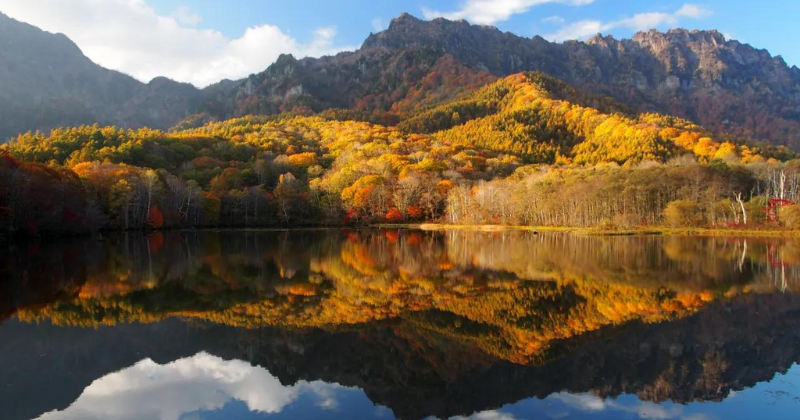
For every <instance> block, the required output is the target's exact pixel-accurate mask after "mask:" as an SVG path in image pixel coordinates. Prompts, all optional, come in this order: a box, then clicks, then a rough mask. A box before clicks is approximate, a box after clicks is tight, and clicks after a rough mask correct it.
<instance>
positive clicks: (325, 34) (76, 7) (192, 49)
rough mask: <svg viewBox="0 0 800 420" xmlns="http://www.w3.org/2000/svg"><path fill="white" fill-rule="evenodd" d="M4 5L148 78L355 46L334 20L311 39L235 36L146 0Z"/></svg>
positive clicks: (265, 33) (269, 31)
mask: <svg viewBox="0 0 800 420" xmlns="http://www.w3.org/2000/svg"><path fill="white" fill-rule="evenodd" d="M0 11H1V12H3V13H5V14H7V15H9V16H11V17H12V18H15V19H17V20H20V21H23V22H28V23H30V24H32V25H35V26H38V27H40V28H42V29H44V30H47V31H50V32H61V33H64V34H65V35H67V36H68V37H69V38H70V39H72V40H73V41H75V43H76V44H78V46H79V47H80V48H81V50H82V51H83V52H84V54H86V56H87V57H89V58H90V59H92V60H93V61H95V62H96V63H98V64H100V65H102V66H104V67H107V68H111V69H114V70H119V71H122V72H124V73H127V74H130V75H131V76H133V77H135V78H137V79H139V80H142V81H145V82H146V81H149V80H151V79H152V78H154V77H157V76H166V77H169V78H171V79H175V80H178V81H183V82H189V83H193V84H195V85H197V86H201V87H202V86H206V85H209V84H211V83H215V82H218V81H220V80H222V79H225V78H228V79H238V78H241V77H245V76H247V75H249V74H251V73H256V72H260V71H262V70H264V69H266V68H267V67H268V66H269V65H270V64H271V63H273V62H274V61H275V59H276V58H277V57H278V56H279V55H280V54H282V53H290V54H294V55H295V56H297V57H306V56H313V57H316V56H321V55H328V54H334V53H336V52H339V51H343V50H348V49H354V47H347V46H338V45H336V44H335V43H334V37H335V35H336V30H335V28H333V27H329V28H320V29H318V30H317V31H315V32H314V34H313V38H312V40H311V41H310V42H308V43H302V42H299V41H297V40H296V39H295V38H293V37H291V36H289V35H287V34H286V33H284V32H283V31H282V30H281V29H280V28H279V27H277V26H274V25H268V24H265V25H259V26H253V27H250V28H247V29H246V30H245V32H244V34H243V35H242V36H241V37H239V38H235V39H231V38H228V37H226V36H225V35H224V34H223V33H222V32H220V31H217V30H210V29H198V28H195V27H194V26H195V25H197V24H198V23H199V22H200V21H201V18H200V16H199V15H197V14H196V13H194V12H192V11H191V10H190V9H187V8H179V9H177V10H176V11H175V12H173V14H172V16H163V15H159V14H158V13H156V12H155V10H153V8H152V7H150V6H149V5H148V4H147V3H146V2H145V0H70V1H63V0H3V1H2V2H0Z"/></svg>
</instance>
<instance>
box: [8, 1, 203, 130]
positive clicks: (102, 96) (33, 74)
mask: <svg viewBox="0 0 800 420" xmlns="http://www.w3.org/2000/svg"><path fill="white" fill-rule="evenodd" d="M199 98H200V92H199V91H198V90H197V89H195V88H194V87H193V86H191V85H188V84H183V83H177V82H174V81H171V80H168V79H165V78H157V79H154V80H153V81H151V82H150V83H149V84H144V83H141V82H139V81H137V80H135V79H134V78H132V77H130V76H127V75H124V74H122V73H119V72H116V71H111V70H107V69H104V68H102V67H100V66H98V65H97V64H95V63H93V62H92V61H91V60H89V59H88V58H87V57H86V56H84V55H83V53H82V52H81V51H80V49H79V48H78V47H77V46H76V45H75V44H74V43H73V42H72V41H70V40H69V39H68V38H67V37H66V36H64V35H63V34H51V33H48V32H44V31H42V30H40V29H37V28H36V27H33V26H31V25H28V24H25V23H21V22H18V21H16V20H14V19H11V18H9V17H7V16H5V15H3V14H1V13H0V116H2V117H0V142H2V141H4V140H5V139H8V138H9V137H11V136H14V135H16V134H17V133H19V132H22V131H27V130H33V129H36V130H46V129H50V128H54V127H58V126H67V125H70V126H71V125H79V124H92V123H99V124H115V125H120V126H124V127H139V126H151V127H156V128H168V127H170V126H171V125H173V124H174V123H175V122H176V121H178V120H180V119H183V118H185V116H186V115H187V113H188V111H189V110H190V109H194V108H195V107H196V106H197V102H198V100H199Z"/></svg>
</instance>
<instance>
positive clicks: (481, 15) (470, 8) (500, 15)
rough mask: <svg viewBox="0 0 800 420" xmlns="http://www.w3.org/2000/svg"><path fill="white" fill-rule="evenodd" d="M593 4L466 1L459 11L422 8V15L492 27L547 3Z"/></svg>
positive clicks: (579, 1) (582, 1) (584, 0)
mask: <svg viewBox="0 0 800 420" xmlns="http://www.w3.org/2000/svg"><path fill="white" fill-rule="evenodd" d="M593 2H594V0H466V1H465V2H464V3H462V5H461V8H460V9H459V10H455V11H450V12H443V11H439V10H432V9H429V8H427V7H423V8H422V14H423V16H424V17H425V19H434V18H437V17H443V18H446V19H450V20H457V19H466V20H468V21H469V22H470V23H477V24H481V25H492V24H495V23H497V22H502V21H504V20H508V18H510V17H511V16H513V15H516V14H519V13H525V12H527V11H528V10H530V9H531V8H532V7H535V6H541V5H543V4H547V3H561V4H568V5H572V6H583V5H586V4H590V3H593Z"/></svg>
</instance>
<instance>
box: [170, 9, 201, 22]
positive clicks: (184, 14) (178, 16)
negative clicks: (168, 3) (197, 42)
mask: <svg viewBox="0 0 800 420" xmlns="http://www.w3.org/2000/svg"><path fill="white" fill-rule="evenodd" d="M172 17H174V18H175V20H177V21H178V23H180V24H181V25H185V26H197V24H198V23H200V22H202V21H203V18H202V17H201V16H200V15H198V14H197V13H195V12H193V11H192V9H190V8H188V7H186V6H180V7H178V8H177V9H175V11H174V12H172Z"/></svg>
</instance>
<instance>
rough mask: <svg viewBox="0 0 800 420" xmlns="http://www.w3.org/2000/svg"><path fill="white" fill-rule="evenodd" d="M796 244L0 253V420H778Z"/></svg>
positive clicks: (788, 359)
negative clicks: (759, 419) (771, 419)
mask: <svg viewBox="0 0 800 420" xmlns="http://www.w3.org/2000/svg"><path fill="white" fill-rule="evenodd" d="M797 292H800V240H798V239H791V238H727V237H709V238H704V237H662V236H580V235H574V234H569V233H542V234H534V233H533V232H523V231H503V232H468V231H448V232H424V231H414V230H339V229H335V230H294V231H259V230H252V231H249V230H248V231H176V232H160V233H154V234H148V235H142V234H119V235H108V236H105V237H102V238H100V237H98V238H93V239H73V240H63V241H58V242H56V241H47V242H44V241H42V242H39V243H29V244H24V245H15V246H13V247H2V248H0V386H2V392H0V413H2V416H0V417H2V418H3V419H5V420H28V419H70V420H72V419H75V420H77V419H82V420H84V419H98V420H99V419H103V420H116V419H119V420H123V419H124V420H128V419H130V420H134V419H136V420H138V419H163V420H178V419H181V420H198V419H205V420H212V419H267V418H269V419H273V418H274V419H288V418H292V419H296V418H299V419H302V418H308V419H369V418H376V419H393V418H398V419H412V420H416V419H427V418H441V419H447V418H456V419H464V418H466V419H483V420H512V419H518V420H521V419H561V418H575V419H618V418H622V419H683V420H712V419H751V418H796V417H794V416H796V413H797V412H800V367H798V366H797V364H796V363H797V362H798V361H800V293H797Z"/></svg>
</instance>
